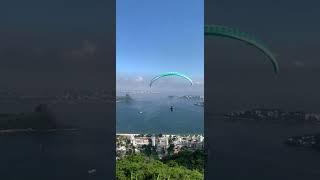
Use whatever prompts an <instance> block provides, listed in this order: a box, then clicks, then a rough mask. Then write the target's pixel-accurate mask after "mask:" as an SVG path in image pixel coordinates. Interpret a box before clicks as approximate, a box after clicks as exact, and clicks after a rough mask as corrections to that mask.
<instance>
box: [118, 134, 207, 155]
mask: <svg viewBox="0 0 320 180" xmlns="http://www.w3.org/2000/svg"><path fill="white" fill-rule="evenodd" d="M116 144H117V145H116V146H117V147H116V150H117V159H119V158H121V157H123V156H125V155H128V154H131V153H141V152H143V151H145V150H146V149H145V148H150V149H152V150H154V152H155V153H156V154H157V156H158V157H159V158H160V159H161V158H162V157H164V156H166V155H168V154H170V153H172V154H177V153H179V152H180V151H182V150H189V151H195V150H202V149H203V148H204V137H203V135H168V134H159V135H144V134H117V143H116Z"/></svg>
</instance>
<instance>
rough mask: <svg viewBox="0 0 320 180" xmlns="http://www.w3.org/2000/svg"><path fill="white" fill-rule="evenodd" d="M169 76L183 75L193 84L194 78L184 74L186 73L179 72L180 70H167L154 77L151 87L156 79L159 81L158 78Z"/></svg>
mask: <svg viewBox="0 0 320 180" xmlns="http://www.w3.org/2000/svg"><path fill="white" fill-rule="evenodd" d="M167 76H178V77H182V78H184V79H186V80H188V81H189V82H190V85H192V84H193V82H192V79H191V78H189V77H188V76H186V75H184V74H181V73H178V72H166V73H162V74H160V75H158V76H155V77H154V78H152V79H151V81H150V84H149V86H150V87H151V86H152V84H153V83H154V82H155V81H157V80H158V79H160V78H162V77H167Z"/></svg>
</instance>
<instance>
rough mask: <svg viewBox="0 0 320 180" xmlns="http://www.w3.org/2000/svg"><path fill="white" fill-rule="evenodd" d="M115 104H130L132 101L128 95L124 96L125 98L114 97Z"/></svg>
mask: <svg viewBox="0 0 320 180" xmlns="http://www.w3.org/2000/svg"><path fill="white" fill-rule="evenodd" d="M116 100H117V102H132V101H133V99H132V97H131V96H130V95H129V94H126V95H125V96H117V97H116Z"/></svg>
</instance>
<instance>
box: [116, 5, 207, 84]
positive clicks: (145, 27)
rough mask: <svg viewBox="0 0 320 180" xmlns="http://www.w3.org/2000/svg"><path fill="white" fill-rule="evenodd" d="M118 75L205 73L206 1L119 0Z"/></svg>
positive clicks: (199, 74) (198, 74) (194, 75)
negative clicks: (204, 31) (175, 72)
mask: <svg viewBox="0 0 320 180" xmlns="http://www.w3.org/2000/svg"><path fill="white" fill-rule="evenodd" d="M116 11H117V14H116V17H117V20H116V22H117V36H116V38H117V42H116V44H117V45H116V46H117V75H119V74H122V73H124V74H130V73H133V74H139V75H141V76H143V75H157V74H159V73H162V72H167V71H177V72H181V73H184V74H186V75H189V76H191V77H202V78H203V73H204V43H203V41H204V37H203V27H204V24H203V21H204V8H203V0H158V1H156V0H134V1H133V0H117V9H116Z"/></svg>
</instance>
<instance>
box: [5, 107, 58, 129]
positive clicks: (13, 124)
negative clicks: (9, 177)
mask: <svg viewBox="0 0 320 180" xmlns="http://www.w3.org/2000/svg"><path fill="white" fill-rule="evenodd" d="M57 127H58V126H57V124H56V123H55V117H54V115H53V113H51V112H50V110H49V108H48V107H47V105H45V104H40V105H38V106H37V107H36V108H35V110H34V112H29V113H18V114H8V113H6V114H0V130H8V129H34V130H44V129H56V128H57Z"/></svg>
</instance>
